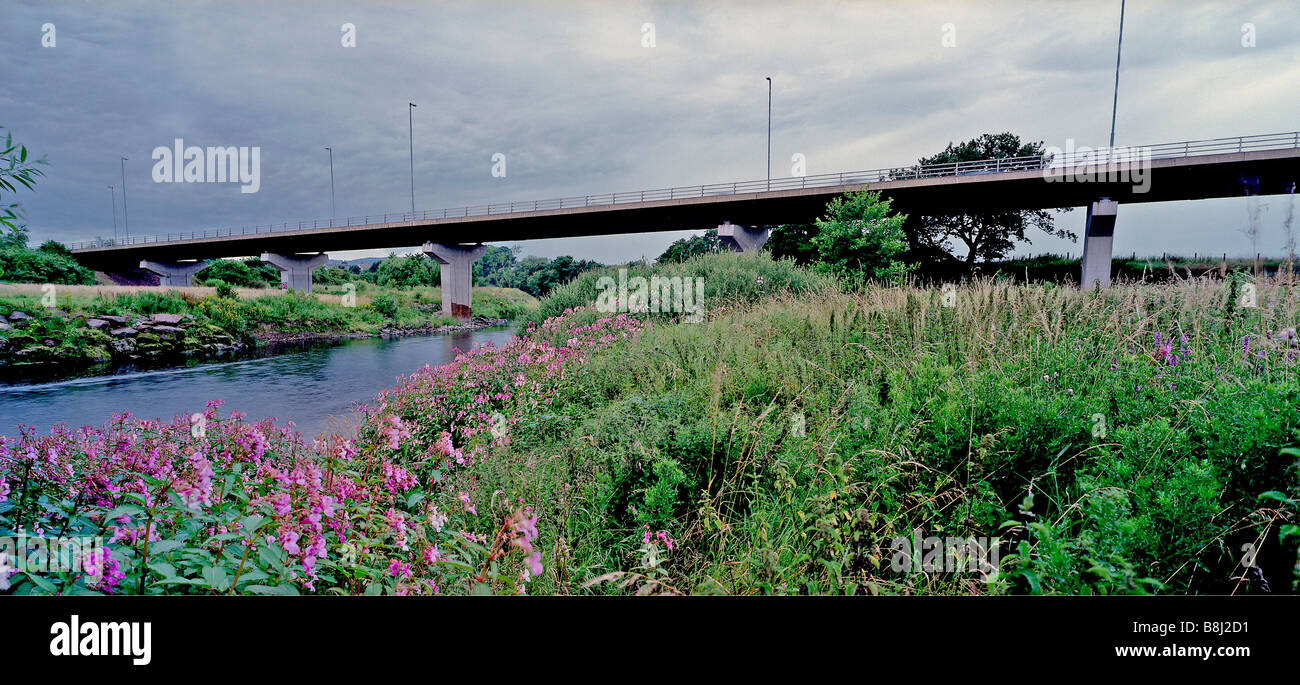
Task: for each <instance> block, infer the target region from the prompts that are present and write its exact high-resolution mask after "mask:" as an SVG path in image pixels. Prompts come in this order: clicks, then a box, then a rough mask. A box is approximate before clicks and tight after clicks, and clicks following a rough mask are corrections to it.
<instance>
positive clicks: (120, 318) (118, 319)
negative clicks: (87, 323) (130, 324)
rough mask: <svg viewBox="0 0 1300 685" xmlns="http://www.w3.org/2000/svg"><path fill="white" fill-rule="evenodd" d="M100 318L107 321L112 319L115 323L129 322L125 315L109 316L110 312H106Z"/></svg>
mask: <svg viewBox="0 0 1300 685" xmlns="http://www.w3.org/2000/svg"><path fill="white" fill-rule="evenodd" d="M99 318H101V319H103V320H105V321H111V322H113V323H115V324H125V323H126V322H127V321H126V317H125V316H109V315H108V314H104V315H101V316H100V317H99Z"/></svg>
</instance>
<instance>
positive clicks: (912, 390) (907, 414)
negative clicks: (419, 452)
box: [478, 256, 1300, 594]
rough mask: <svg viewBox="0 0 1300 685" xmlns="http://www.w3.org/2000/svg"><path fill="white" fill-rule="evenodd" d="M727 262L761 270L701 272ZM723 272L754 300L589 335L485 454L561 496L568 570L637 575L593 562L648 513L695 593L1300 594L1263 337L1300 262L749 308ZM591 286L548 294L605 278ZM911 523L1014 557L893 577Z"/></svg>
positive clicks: (1296, 402) (983, 283) (558, 303)
mask: <svg viewBox="0 0 1300 685" xmlns="http://www.w3.org/2000/svg"><path fill="white" fill-rule="evenodd" d="M727 259H732V262H731V264H730V265H727V266H726V267H724V268H723V269H722V270H723V271H724V272H728V273H730V270H731V269H735V272H734V273H735V274H741V273H743V271H744V269H745V268H747V267H748V266H751V265H752V266H759V265H758V262H757V261H754V260H742V259H736V258H728V257H727V256H721V257H718V258H716V259H714V260H706V261H704V262H698V263H697V265H696V266H695V267H694V268H704V269H706V270H707V267H708V266H709V265H711V264H712V265H722V264H724V262H725V260H727ZM687 268H688V269H689V268H692V267H690V266H688V267H687ZM760 268H762V269H768V270H772V269H780V268H782V267H780V266H779V265H773V263H771V262H768V263H767V264H765V265H762V266H761V267H760ZM708 273H709V275H708V276H706V277H708V278H710V279H711V280H715V281H716V282H717V283H718V284H720V285H721V284H730V285H727V286H726V287H718V289H716V290H714V291H713V292H714V293H715V294H717V295H718V296H722V297H725V296H726V294H728V293H732V294H735V295H738V296H739V297H737V298H734V299H732V300H730V304H729V305H728V306H722V307H716V308H711V312H712V316H711V318H710V319H709V320H708V321H707V322H706V323H703V324H699V325H691V324H685V323H677V324H666V323H665V324H661V325H657V326H653V327H651V328H649V329H647V330H646V331H644V332H643V333H642V334H641V335H640V336H639V337H638V338H637V339H636V340H634V341H629V342H625V343H622V344H620V345H617V346H615V347H612V348H610V349H608V350H605V351H603V352H602V353H600V354H597V355H595V356H593V358H592V359H591V360H590V361H589V362H588V363H587V364H586V365H584V366H583V367H582V368H581V369H579V370H577V371H576V372H574V373H573V374H572V375H571V376H570V377H569V378H568V386H567V388H568V392H566V393H565V394H564V395H563V396H562V397H560V398H558V399H557V400H556V401H555V402H553V403H552V405H551V407H552V408H551V409H550V411H548V412H546V413H545V415H544V417H543V418H541V419H539V420H536V421H533V422H526V423H521V424H520V425H518V426H516V427H514V429H513V433H512V436H511V446H510V454H511V457H510V460H509V461H508V462H502V467H501V468H498V469H497V470H495V471H492V472H491V473H492V475H491V476H485V475H484V474H483V473H480V474H479V475H478V478H479V479H480V480H481V482H480V485H481V486H482V487H484V488H486V489H488V490H496V489H500V490H501V491H502V492H503V493H510V494H511V496H518V497H524V498H525V499H527V500H528V501H533V502H546V503H548V506H547V508H546V509H545V511H544V515H543V519H544V520H548V521H550V522H551V523H552V524H553V525H555V526H556V527H557V528H558V530H557V532H556V536H557V538H558V540H557V544H559V545H560V552H557V554H558V555H559V557H558V558H557V559H556V562H557V563H559V564H561V565H562V568H563V571H562V575H561V576H559V579H558V580H557V582H556V584H555V585H554V586H553V587H552V588H551V589H553V590H556V591H560V592H587V591H622V589H621V588H620V587H619V586H618V585H617V584H615V583H612V582H611V583H596V584H594V585H591V586H590V587H588V586H587V585H585V584H584V581H587V580H590V579H593V578H610V577H613V576H611V575H610V574H614V576H618V577H625V576H619V575H618V574H634V573H640V574H643V575H645V574H647V571H646V570H645V569H644V568H643V563H644V562H643V561H642V560H641V559H640V552H639V550H642V549H644V547H643V544H642V531H643V529H645V528H646V527H647V526H648V527H649V529H654V530H660V529H663V530H667V531H669V533H670V534H671V535H673V536H674V537H676V539H677V548H676V551H675V552H674V553H673V554H672V556H671V557H670V559H669V561H668V562H667V563H666V564H663V565H658V566H656V567H655V571H656V572H657V573H659V574H661V575H658V576H655V577H653V578H652V577H651V576H649V575H645V579H644V580H643V581H641V582H642V587H657V588H663V587H671V588H674V589H677V590H680V591H689V592H728V593H741V594H748V593H809V592H811V593H845V592H856V593H920V592H928V593H962V594H967V593H1003V592H1056V593H1071V594H1084V593H1110V592H1245V591H1256V592H1257V591H1260V590H1261V589H1262V588H1263V587H1264V586H1265V585H1266V584H1268V581H1271V588H1272V589H1273V590H1274V591H1278V590H1294V589H1295V582H1296V578H1297V576H1295V575H1293V574H1292V571H1291V568H1292V567H1293V566H1295V564H1296V561H1297V556H1296V554H1297V552H1296V546H1297V542H1300V539H1297V538H1300V535H1298V534H1296V533H1294V532H1292V531H1294V530H1295V529H1294V526H1292V527H1290V528H1287V527H1285V526H1286V525H1289V523H1288V522H1290V523H1294V517H1295V505H1294V499H1295V498H1296V497H1297V496H1300V485H1298V483H1300V481H1298V479H1297V475H1296V471H1295V456H1294V455H1292V454H1289V453H1284V452H1283V450H1285V449H1287V448H1289V447H1293V446H1295V445H1297V444H1300V432H1298V429H1300V414H1298V413H1297V409H1296V408H1297V407H1298V406H1300V381H1298V379H1297V369H1296V351H1295V350H1293V349H1291V348H1287V347H1280V346H1278V345H1276V344H1273V343H1269V342H1266V341H1267V340H1268V339H1269V336H1270V334H1272V333H1274V332H1276V331H1278V330H1279V329H1281V328H1284V327H1287V326H1293V325H1295V324H1296V323H1297V316H1296V315H1297V311H1296V310H1297V304H1298V303H1297V298H1296V295H1295V293H1294V291H1293V290H1292V288H1291V287H1290V285H1289V283H1288V282H1285V281H1265V280H1260V281H1257V282H1255V283H1254V284H1253V285H1254V296H1255V304H1256V305H1257V306H1255V307H1242V306H1240V302H1239V298H1240V297H1241V296H1242V295H1243V294H1244V293H1245V292H1246V291H1245V289H1243V288H1242V287H1240V285H1233V284H1231V283H1225V282H1224V281H1218V280H1209V279H1202V280H1197V281H1192V282H1185V283H1180V284H1177V285H1164V286H1153V285H1141V284H1132V283H1129V284H1123V283H1121V284H1118V285H1117V286H1116V287H1113V288H1111V289H1109V290H1106V291H1102V292H1096V291H1093V292H1080V291H1078V290H1075V289H1072V288H1063V287H1057V286H1053V285H1051V284H1047V285H1036V286H1017V285H1012V284H1008V283H1000V282H993V281H990V280H980V281H976V282H973V283H969V284H966V285H964V286H962V287H959V288H957V289H955V290H952V291H949V292H947V293H945V291H941V290H939V289H922V288H917V287H899V288H870V289H867V290H865V291H863V292H858V293H842V292H838V291H836V290H835V289H833V288H817V289H807V290H803V291H801V292H788V291H786V292H779V293H778V294H776V295H775V296H773V297H772V298H769V299H762V300H757V301H755V302H752V303H750V304H740V302H741V301H743V300H745V299H746V298H748V297H751V296H752V295H753V294H751V293H750V292H748V291H747V287H745V286H743V285H742V284H743V283H744V282H745V281H746V279H745V278H742V277H740V276H739V275H729V276H725V277H724V276H716V277H715V275H714V272H712V271H709V272H708ZM769 273H770V271H769ZM747 280H748V281H753V277H752V276H751V277H749V278H748V279H747ZM792 280H793V279H792ZM580 281H581V279H580ZM810 282H811V281H810ZM571 286H572V289H571V290H570V291H567V292H566V291H561V292H558V293H557V295H556V297H555V298H552V299H550V300H548V301H544V302H543V304H542V308H541V310H542V311H546V312H549V311H554V310H556V309H562V308H567V307H569V306H571V305H573V304H574V303H576V302H577V301H578V300H580V299H582V298H584V297H588V296H589V294H590V293H591V292H592V290H591V288H590V287H589V286H590V284H588V283H585V282H575V284H571ZM796 290H797V289H796ZM945 295H947V297H948V299H947V301H945ZM949 303H950V304H951V305H952V306H945V305H946V304H949ZM507 463H508V464H509V467H508V468H507V467H505V464H507ZM520 464H527V465H528V466H527V467H526V468H521V467H520ZM1266 493H1273V494H1266ZM1261 496H1263V499H1261ZM913 531H920V534H921V535H922V536H930V535H936V536H972V535H974V536H990V537H992V536H998V537H999V538H1000V539H1001V541H1002V544H1001V546H1000V548H999V551H1000V553H1001V556H1002V565H1001V566H1002V568H1001V572H1000V573H999V574H998V575H997V576H996V577H995V578H990V577H986V576H984V575H981V574H977V573H949V574H916V573H899V572H895V571H893V570H892V569H891V568H890V560H891V554H892V552H891V549H890V543H891V541H892V540H894V539H896V538H897V537H900V536H906V537H911V535H912V533H913ZM1279 533H1287V534H1288V535H1289V537H1286V538H1284V539H1282V538H1280V537H1279ZM1022 543H1023V544H1022ZM1245 544H1249V545H1254V546H1255V549H1257V550H1258V552H1259V556H1258V566H1259V567H1260V568H1262V569H1263V570H1264V572H1265V573H1266V574H1267V576H1266V577H1256V576H1254V575H1252V574H1255V573H1257V571H1251V570H1250V569H1248V568H1247V566H1246V565H1245V564H1244V560H1243V554H1242V552H1241V549H1242V545H1245ZM652 580H653V583H652V582H651V581H652Z"/></svg>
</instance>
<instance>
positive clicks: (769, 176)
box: [763, 76, 772, 190]
mask: <svg viewBox="0 0 1300 685" xmlns="http://www.w3.org/2000/svg"><path fill="white" fill-rule="evenodd" d="M763 78H766V79H767V189H768V190H771V189H772V77H771V76H764V77H763Z"/></svg>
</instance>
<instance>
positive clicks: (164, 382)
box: [0, 328, 514, 438]
mask: <svg viewBox="0 0 1300 685" xmlns="http://www.w3.org/2000/svg"><path fill="white" fill-rule="evenodd" d="M512 337H514V334H513V332H512V331H511V330H510V329H507V328H491V329H483V330H478V331H467V332H464V333H454V334H450V335H435V336H414V337H407V338H392V339H387V340H384V339H378V338H361V339H355V340H346V341H343V342H339V343H329V344H321V343H318V344H312V345H303V346H296V347H291V348H282V349H280V350H277V351H276V353H275V354H270V355H267V356H262V357H256V358H244V359H237V360H232V361H224V362H214V363H206V364H199V365H196V366H191V367H188V368H171V369H154V370H127V371H123V372H121V373H117V374H114V375H109V376H93V377H86V378H71V379H66V380H57V381H51V382H40V383H23V384H3V383H0V435H16V434H17V433H18V431H17V430H16V428H17V426H18V425H19V424H23V425H32V426H35V427H36V429H37V430H39V431H42V432H45V431H48V430H49V429H50V428H51V427H53V426H55V425H57V424H59V423H67V424H68V425H69V426H70V427H74V428H75V427H79V426H82V425H87V424H89V425H94V426H100V425H102V424H103V423H104V422H105V421H107V420H109V419H110V418H112V415H113V414H114V413H115V412H122V411H129V412H131V413H132V414H134V415H135V416H137V417H140V418H151V419H152V418H161V419H171V418H172V417H173V416H176V415H177V414H189V413H192V412H196V411H202V410H203V407H204V405H205V404H206V403H207V401H208V400H213V399H221V400H225V402H226V403H225V405H223V406H222V414H223V415H225V414H228V413H229V412H230V410H233V409H238V410H239V411H242V412H245V413H246V414H248V418H249V419H262V418H266V417H275V418H276V419H279V422H280V423H281V424H283V423H284V422H285V421H289V420H292V421H293V422H294V423H295V424H296V425H297V427H298V430H300V431H301V432H302V433H303V434H304V435H306V436H307V437H309V438H310V437H314V436H316V435H317V434H319V433H320V432H321V431H324V430H326V429H328V428H330V427H331V426H333V425H337V421H338V420H339V419H340V418H341V419H342V420H343V421H344V423H350V421H348V418H349V417H350V416H352V415H354V414H355V411H354V409H355V407H356V405H357V404H359V403H366V402H369V401H370V400H371V399H372V398H373V397H374V396H375V395H376V394H378V393H379V391H380V390H383V389H385V388H389V387H392V386H394V385H396V381H397V377H398V376H401V375H406V374H409V373H411V372H413V371H415V370H416V369H418V368H420V367H421V366H424V365H425V364H430V365H432V366H437V365H439V364H442V363H445V362H448V361H451V360H452V359H453V358H454V356H455V353H454V351H453V350H454V349H461V350H466V349H469V348H470V347H472V346H475V345H483V344H487V343H492V344H494V345H497V346H501V345H504V344H506V343H507V342H509V341H510V339H511V338H512Z"/></svg>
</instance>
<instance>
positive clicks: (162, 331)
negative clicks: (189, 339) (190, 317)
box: [149, 326, 185, 336]
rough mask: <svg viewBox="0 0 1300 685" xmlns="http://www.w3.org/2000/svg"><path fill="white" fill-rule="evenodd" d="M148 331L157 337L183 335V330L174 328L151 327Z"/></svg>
mask: <svg viewBox="0 0 1300 685" xmlns="http://www.w3.org/2000/svg"><path fill="white" fill-rule="evenodd" d="M149 330H151V331H153V332H154V333H157V334H159V335H171V336H180V335H185V329H184V328H177V327H175V326H151V327H150V328H149Z"/></svg>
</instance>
